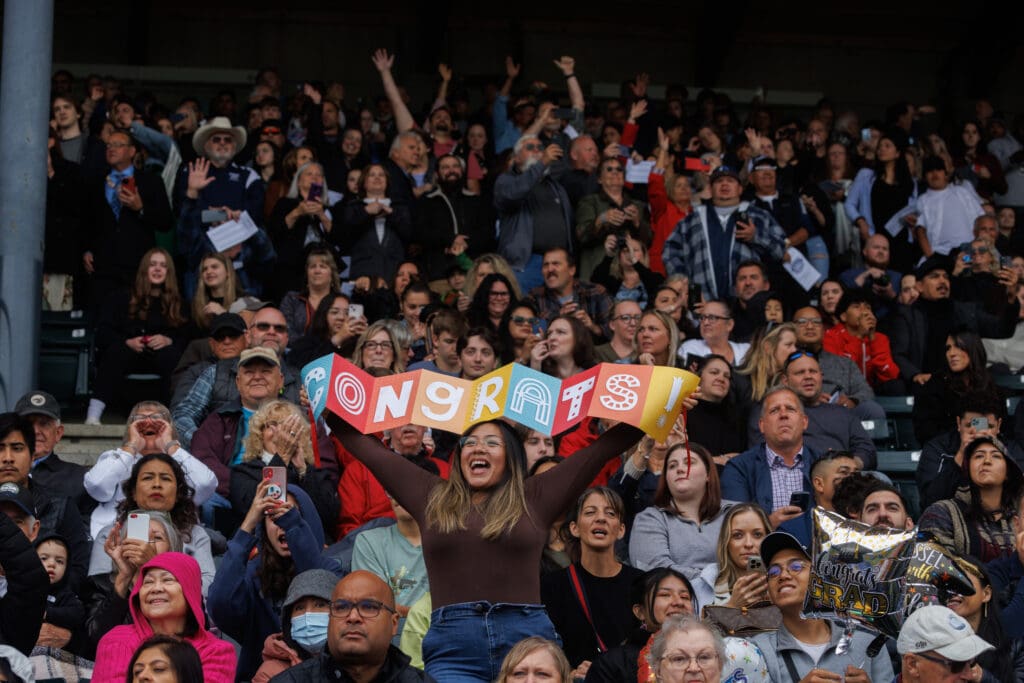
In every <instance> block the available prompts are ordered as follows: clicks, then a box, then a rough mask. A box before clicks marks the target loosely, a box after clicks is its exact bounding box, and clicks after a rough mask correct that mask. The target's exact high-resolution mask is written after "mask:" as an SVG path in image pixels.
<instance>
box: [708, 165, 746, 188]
mask: <svg viewBox="0 0 1024 683" xmlns="http://www.w3.org/2000/svg"><path fill="white" fill-rule="evenodd" d="M722 178H732V179H733V180H735V181H736V182H740V174H739V173H737V172H736V169H734V168H733V167H732V166H725V165H722V166H719V167H718V168H716V169H715V170H714V171H712V172H711V183H712V184H714V182H715V181H716V180H721V179H722Z"/></svg>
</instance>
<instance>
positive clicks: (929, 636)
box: [896, 605, 995, 662]
mask: <svg viewBox="0 0 1024 683" xmlns="http://www.w3.org/2000/svg"><path fill="white" fill-rule="evenodd" d="M896 649H897V650H898V651H899V653H900V654H901V655H905V654H907V653H917V652H935V653H936V654H938V655H940V656H942V657H945V658H946V659H950V660H952V661H954V662H967V661H970V660H972V659H974V658H975V657H977V656H978V655H980V654H982V653H983V652H988V651H989V650H994V649H995V648H994V647H993V646H992V645H991V644H990V643H989V642H988V641H986V640H985V639H983V638H981V637H980V636H978V635H976V634H975V633H974V629H972V628H971V625H970V624H968V623H967V620H966V619H964V618H963V617H961V616H960V615H958V614H957V613H956V612H954V611H953V610H951V609H949V608H948V607H943V606H942V605H926V606H925V607H920V608H918V609H917V610H915V611H914V612H913V613H912V614H911V615H910V616H909V617H907V620H906V621H905V622H903V628H901V629H900V635H899V638H897V639H896Z"/></svg>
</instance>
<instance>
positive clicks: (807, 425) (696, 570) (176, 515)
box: [0, 50, 1024, 683]
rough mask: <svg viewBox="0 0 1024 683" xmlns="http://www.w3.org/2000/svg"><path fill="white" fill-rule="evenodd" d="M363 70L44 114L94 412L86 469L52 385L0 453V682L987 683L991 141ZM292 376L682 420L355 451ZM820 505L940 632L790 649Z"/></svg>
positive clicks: (951, 130)
mask: <svg viewBox="0 0 1024 683" xmlns="http://www.w3.org/2000/svg"><path fill="white" fill-rule="evenodd" d="M398 66H400V64H397V63H396V58H395V56H394V55H392V54H389V53H388V52H387V51H385V50H378V51H376V52H375V53H374V54H373V55H372V56H371V57H370V59H369V60H368V64H367V68H374V69H376V71H377V73H378V74H379V77H380V86H381V92H382V94H381V95H379V96H377V97H376V98H374V99H372V100H366V101H364V100H359V101H358V102H353V101H352V100H351V99H348V100H347V99H346V91H345V88H344V86H343V84H341V83H339V82H330V83H322V82H304V83H302V84H301V85H300V87H299V88H297V89H295V90H294V91H292V90H288V89H287V88H285V87H284V85H283V81H282V78H281V75H280V74H279V73H278V72H277V70H275V69H273V68H265V69H262V70H260V71H259V73H258V75H257V77H256V80H255V83H254V85H253V88H252V90H251V92H249V93H247V94H246V97H244V98H243V99H242V101H238V100H236V97H235V93H233V92H232V91H230V90H225V91H223V92H221V93H220V94H218V95H217V96H216V97H215V98H214V99H213V100H212V101H211V102H209V103H208V106H207V107H206V108H205V109H204V108H203V106H202V105H203V103H201V102H199V101H198V100H197V99H195V98H191V97H187V98H185V99H183V100H182V101H180V102H179V103H177V106H176V108H171V107H169V106H167V104H166V103H161V102H158V101H157V100H156V99H155V98H154V96H153V95H152V94H151V93H148V92H139V93H133V94H131V95H129V94H128V93H126V92H123V91H122V90H121V85H120V83H118V82H117V81H116V80H115V79H112V78H102V77H100V76H95V75H90V76H88V77H87V78H86V79H85V80H84V81H77V80H76V79H75V77H74V76H73V75H72V74H70V73H67V72H64V71H61V72H58V73H56V74H55V75H54V76H53V80H52V83H51V87H52V120H51V126H50V134H49V150H50V151H49V156H48V160H49V165H48V177H49V181H48V185H47V214H46V236H45V258H44V282H43V283H42V285H43V286H42V289H43V307H44V310H47V311H53V312H61V311H69V310H72V309H77V310H83V311H85V318H86V320H87V321H88V325H89V326H90V329H91V330H92V332H94V339H95V358H96V363H95V376H94V378H93V379H92V382H91V396H90V400H89V404H88V408H87V414H86V423H87V424H102V423H103V422H104V420H106V421H107V423H110V417H109V416H110V415H112V414H127V416H128V417H127V420H126V424H125V425H124V437H123V443H122V445H121V446H119V447H118V448H116V449H113V450H109V451H107V452H104V453H103V454H102V455H101V456H100V457H99V459H98V461H96V463H95V464H94V465H92V466H91V467H82V466H79V465H75V464H71V463H70V462H67V461H65V460H62V459H61V457H60V454H61V453H62V452H64V453H65V454H67V453H68V451H67V450H65V446H63V445H62V444H61V439H62V437H63V426H62V424H61V406H60V403H59V401H58V400H57V399H56V398H55V397H54V396H53V395H51V393H49V391H48V390H50V391H52V389H51V388H49V387H45V386H43V387H40V388H38V389H36V390H34V391H32V392H29V393H28V394H26V395H25V396H24V397H22V398H21V400H19V401H18V403H17V405H16V406H15V408H14V410H13V411H12V412H9V413H3V414H0V510H2V511H3V512H4V513H5V514H3V515H0V680H21V681H29V680H34V679H35V680H43V679H47V678H57V679H72V680H78V679H89V678H90V677H91V679H92V680H94V681H98V682H101V683H106V682H107V681H119V682H120V681H131V682H134V681H156V680H161V681H178V682H181V683H184V682H186V681H200V680H205V681H207V682H208V683H221V682H224V683H229V682H232V681H250V680H251V681H260V682H263V681H269V680H273V681H276V682H290V681H296V682H298V681H303V682H304V681H328V680H334V681H338V680H340V681H358V682H361V683H362V682H369V681H395V682H401V683H406V682H412V681H431V680H436V681H439V682H440V683H447V682H455V683H461V682H471V681H481V682H483V681H487V682H490V681H499V682H500V683H512V682H521V681H558V682H560V683H570V681H573V680H585V681H588V682H598V683H602V682H608V683H611V682H617V683H622V682H625V681H639V682H640V683H647V682H648V681H659V682H664V683H678V682H680V681H705V682H717V681H736V682H738V681H755V680H756V681H774V682H775V683H783V682H792V683H797V682H799V683H823V682H826V681H847V682H848V683H867V682H871V681H873V682H874V683H888V682H889V681H892V680H894V678H895V677H896V676H897V675H899V676H900V677H901V678H902V680H905V681H925V680H927V681H938V680H942V681H947V680H973V681H1021V682H1024V626H1022V625H1024V583H1021V582H1020V578H1021V577H1022V576H1024V565H1022V560H1024V536H1021V534H1022V533H1024V526H1021V519H1022V516H1021V515H1022V513H1024V507H1022V506H1024V497H1022V494H1024V486H1022V484H1024V474H1022V466H1024V450H1022V444H1024V408H1017V409H1016V411H1015V412H1014V413H1008V408H1007V406H1008V405H1009V404H1008V402H1007V398H1010V397H1011V396H1010V394H1009V393H1008V390H1005V389H1003V388H1002V387H1003V386H1011V385H1012V384H1013V382H1014V381H1016V382H1017V383H1018V384H1019V376H1020V374H1019V373H1020V372H1021V369H1022V366H1024V322H1022V321H1024V317H1022V308H1021V306H1022V302H1024V228H1020V229H1018V228H1017V220H1018V217H1019V216H1018V210H1019V209H1020V208H1024V150H1022V147H1021V145H1020V144H1019V143H1018V142H1017V140H1016V138H1015V137H1014V135H1013V134H1012V130H1011V124H1010V122H1008V121H1007V120H1006V119H1005V118H1004V117H1003V115H1002V114H1001V113H999V112H997V111H995V110H994V108H993V106H992V103H991V102H989V101H987V100H979V101H978V102H977V103H976V105H975V106H974V110H973V112H972V117H971V118H969V119H968V120H966V121H963V122H956V121H954V112H943V111H938V110H937V109H936V108H935V107H933V106H930V105H924V106H920V107H918V106H914V105H912V104H910V103H906V102H903V103H896V104H894V105H892V106H890V107H888V108H887V109H886V111H885V112H884V116H882V117H879V118H878V119H868V118H863V119H862V118H861V116H862V114H859V113H858V112H853V111H849V110H844V109H841V108H839V107H838V106H837V104H835V103H833V102H831V101H829V100H821V101H820V102H819V103H818V105H817V106H816V107H815V108H814V110H813V111H812V112H810V113H809V114H808V115H805V116H803V117H786V116H785V115H784V114H783V113H781V112H780V111H778V110H775V109H773V108H772V107H771V106H769V105H768V104H766V103H764V102H761V101H759V100H755V101H754V102H753V103H751V104H749V105H746V104H744V105H742V106H736V105H734V103H733V102H731V101H730V99H729V98H728V97H727V96H725V95H723V94H718V93H714V92H712V91H710V90H703V91H701V92H700V93H699V94H698V95H697V96H696V98H695V100H693V101H691V100H690V98H689V93H688V92H687V90H686V89H685V88H684V87H682V86H678V85H672V84H669V85H667V87H666V88H665V96H664V98H663V99H658V100H655V99H654V98H652V97H649V96H648V86H649V83H650V78H649V77H648V76H647V75H646V74H638V75H636V76H635V77H634V78H632V79H630V80H629V81H627V82H625V83H623V86H622V92H621V96H620V97H618V98H614V99H607V100H595V99H591V100H588V98H587V96H586V95H585V88H584V86H583V83H582V82H581V78H580V75H579V74H578V73H577V71H576V68H577V65H576V62H575V60H574V59H573V58H572V57H568V56H561V57H559V58H557V59H555V60H554V63H553V64H552V65H551V66H550V69H551V77H552V78H557V79H558V81H557V86H556V87H549V86H548V85H546V84H544V83H539V82H536V83H533V84H528V83H523V82H521V81H520V79H519V72H520V65H518V64H516V63H515V62H514V61H513V60H512V59H511V58H509V59H507V60H506V63H505V73H504V74H503V76H502V77H500V78H498V79H497V80H496V81H495V82H494V83H493V84H491V85H488V86H485V87H484V88H483V92H482V93H477V92H473V93H470V92H469V91H468V90H467V89H466V88H465V87H463V86H462V85H461V79H460V78H458V77H457V75H456V74H454V73H453V71H452V69H451V68H449V67H448V66H447V65H444V64H441V65H439V67H438V79H437V82H436V86H437V90H436V97H435V98H434V100H433V101H431V102H429V103H427V106H425V107H422V108H417V107H416V106H415V105H414V104H413V103H412V102H411V101H410V98H409V96H408V94H407V92H406V90H405V89H404V88H403V87H402V85H401V84H400V81H399V80H398V77H397V76H398V74H397V73H396V68H397V67H398ZM471 101H472V102H474V103H475V104H474V105H473V106H475V105H476V104H479V105H480V106H479V108H477V109H473V106H471ZM566 105H568V106H566ZM740 109H742V112H743V113H742V116H741V115H740V113H739V111H738V110H740ZM329 354H338V355H339V356H342V357H344V358H346V359H349V360H350V361H351V362H353V363H354V364H355V365H357V366H359V367H360V368H363V369H365V370H366V371H367V372H369V373H371V374H373V375H374V376H378V377H379V376H383V375H390V374H395V373H401V372H404V371H406V370H415V369H426V370H430V371H433V372H438V373H442V374H446V375H450V376H453V377H459V378H463V379H468V380H475V379H478V378H480V377H482V376H484V375H486V374H487V373H489V372H491V371H493V370H495V369H497V368H499V367H501V366H502V365H505V364H508V363H522V364H524V365H528V366H530V367H531V368H533V369H534V370H537V371H540V372H543V373H546V374H548V375H551V376H553V377H556V378H559V379H567V378H570V377H573V376H574V375H577V374H578V373H581V372H583V371H585V370H587V369H589V368H591V367H593V366H594V365H595V364H597V363H600V362H606V363H626V364H638V365H659V366H669V367H676V368H685V369H688V370H690V371H692V372H694V373H696V374H697V375H699V377H700V379H701V382H700V387H699V389H698V391H697V392H696V393H694V394H693V395H692V396H690V397H689V398H688V399H687V400H686V401H685V404H684V412H683V414H682V415H681V416H680V419H679V420H678V421H677V422H676V424H675V426H674V428H673V429H672V432H671V434H670V435H669V437H668V438H667V439H666V440H665V441H663V442H662V441H656V440H654V439H653V438H651V437H649V436H646V435H644V434H643V433H642V432H641V431H639V430H638V429H636V428H634V427H632V426H629V425H627V424H616V423H615V422H614V421H611V420H608V419H598V418H592V417H588V418H586V419H584V420H583V422H582V423H580V424H579V425H578V426H577V427H575V428H573V429H571V430H570V431H568V432H565V433H562V434H556V435H554V436H548V435H545V434H543V433H541V432H538V431H534V430H530V429H527V428H525V427H523V426H521V425H517V424H512V423H509V422H505V421H501V420H497V421H491V422H485V423H482V424H479V425H476V426H475V427H473V428H471V429H469V430H468V431H467V432H466V433H464V434H454V433H449V432H444V431H441V430H437V429H434V430H430V429H427V428H424V427H422V426H418V425H412V424H409V425H404V426H401V427H397V428H394V429H390V430H387V431H384V432H382V433H377V434H372V435H364V434H360V433H359V432H357V431H356V430H355V429H354V428H352V427H351V426H349V425H348V424H346V423H345V422H344V421H343V420H341V419H339V418H337V417H335V416H333V415H331V414H329V413H325V415H324V417H321V418H316V419H313V416H312V412H311V411H310V410H309V407H310V404H309V397H308V396H307V395H306V391H305V388H304V387H303V384H302V378H301V376H300V369H301V368H302V367H303V366H304V365H306V364H307V363H309V362H310V361H313V360H315V359H318V358H320V357H322V356H325V355H329ZM1015 378H1018V379H1015ZM140 392H141V395H142V396H143V397H144V398H145V400H142V401H139V402H134V398H129V396H132V397H138V396H139V395H140ZM893 397H901V399H906V401H908V402H909V403H910V404H912V409H911V410H910V415H909V419H908V422H909V423H910V427H909V429H908V430H905V431H907V432H908V433H907V434H906V438H907V440H908V441H909V442H910V443H911V444H912V446H913V448H914V449H915V450H916V451H919V459H918V460H917V464H916V467H917V470H916V480H917V487H916V490H914V491H912V495H908V493H911V492H910V491H909V489H908V488H907V487H906V486H897V485H895V484H894V483H893V482H892V481H891V480H890V479H889V477H887V476H886V475H885V474H884V473H882V472H879V456H878V450H879V446H878V443H880V442H881V439H880V437H879V435H878V433H877V431H876V427H875V425H885V424H887V421H891V420H892V417H893V416H892V415H888V414H887V411H886V409H885V408H884V407H883V406H885V405H889V402H890V401H891V400H892V398H893ZM133 403H134V404H133ZM108 409H109V413H108V412H107V411H108ZM68 448H70V447H68ZM911 488H912V487H911ZM815 507H819V508H823V509H824V510H828V511H832V512H834V513H837V514H838V515H841V516H843V517H845V518H848V519H850V520H857V521H859V522H861V523H863V524H864V525H867V527H880V528H882V527H884V528H895V529H903V530H907V529H914V528H917V529H918V530H919V531H920V532H922V534H926V535H927V537H930V538H932V539H934V540H935V541H936V542H937V543H938V544H940V545H941V546H942V548H943V549H944V551H945V552H946V553H948V555H949V557H950V558H952V560H953V561H954V562H955V564H956V566H957V567H958V568H959V569H960V570H961V571H962V572H963V573H964V574H965V575H966V576H967V577H969V580H970V582H971V583H972V584H973V588H974V592H973V594H959V593H942V592H941V591H940V592H939V600H938V604H934V605H929V606H926V607H921V608H919V609H917V610H916V611H914V612H913V613H912V614H910V615H903V616H905V618H903V617H902V616H901V619H902V628H901V629H900V631H899V634H898V638H892V639H889V640H888V642H883V640H884V639H883V638H878V637H876V636H877V635H878V633H877V630H873V629H871V628H870V625H863V624H862V625H860V626H858V627H857V628H856V629H855V630H852V631H851V630H850V627H849V626H848V624H846V623H843V622H837V621H833V620H830V619H827V618H821V617H820V616H817V615H810V616H805V615H804V614H803V611H804V602H805V597H806V595H807V594H808V591H809V590H810V588H809V587H810V585H811V582H812V569H813V567H812V564H813V562H812V559H813V558H812V556H811V549H812V546H813V541H814V535H815V529H814V524H813V515H812V510H813V509H814V508H815ZM865 528H866V527H865Z"/></svg>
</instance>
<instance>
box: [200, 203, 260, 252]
mask: <svg viewBox="0 0 1024 683" xmlns="http://www.w3.org/2000/svg"><path fill="white" fill-rule="evenodd" d="M258 231H259V228H258V227H257V226H256V223H254V222H253V220H252V218H250V217H249V214H248V212H246V211H243V212H242V215H241V216H239V218H238V220H237V221H227V222H225V223H221V224H220V225H218V226H217V227H215V228H210V229H209V230H207V231H206V236H207V237H209V238H210V244H212V245H213V250H214V251H218V252H220V251H227V250H228V249H230V248H231V247H234V246H237V245H239V244H241V243H242V242H244V241H246V240H247V239H249V238H250V237H252V236H253V235H255V234H256V233H257V232H258Z"/></svg>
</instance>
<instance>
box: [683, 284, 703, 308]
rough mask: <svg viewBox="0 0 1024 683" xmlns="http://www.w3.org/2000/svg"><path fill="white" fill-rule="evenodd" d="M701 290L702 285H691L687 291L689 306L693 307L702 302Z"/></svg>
mask: <svg viewBox="0 0 1024 683" xmlns="http://www.w3.org/2000/svg"><path fill="white" fill-rule="evenodd" d="M700 296H701V290H700V285H694V284H691V285H690V290H689V291H688V292H687V293H686V303H687V306H689V308H693V307H694V305H696V304H699V303H700Z"/></svg>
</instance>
